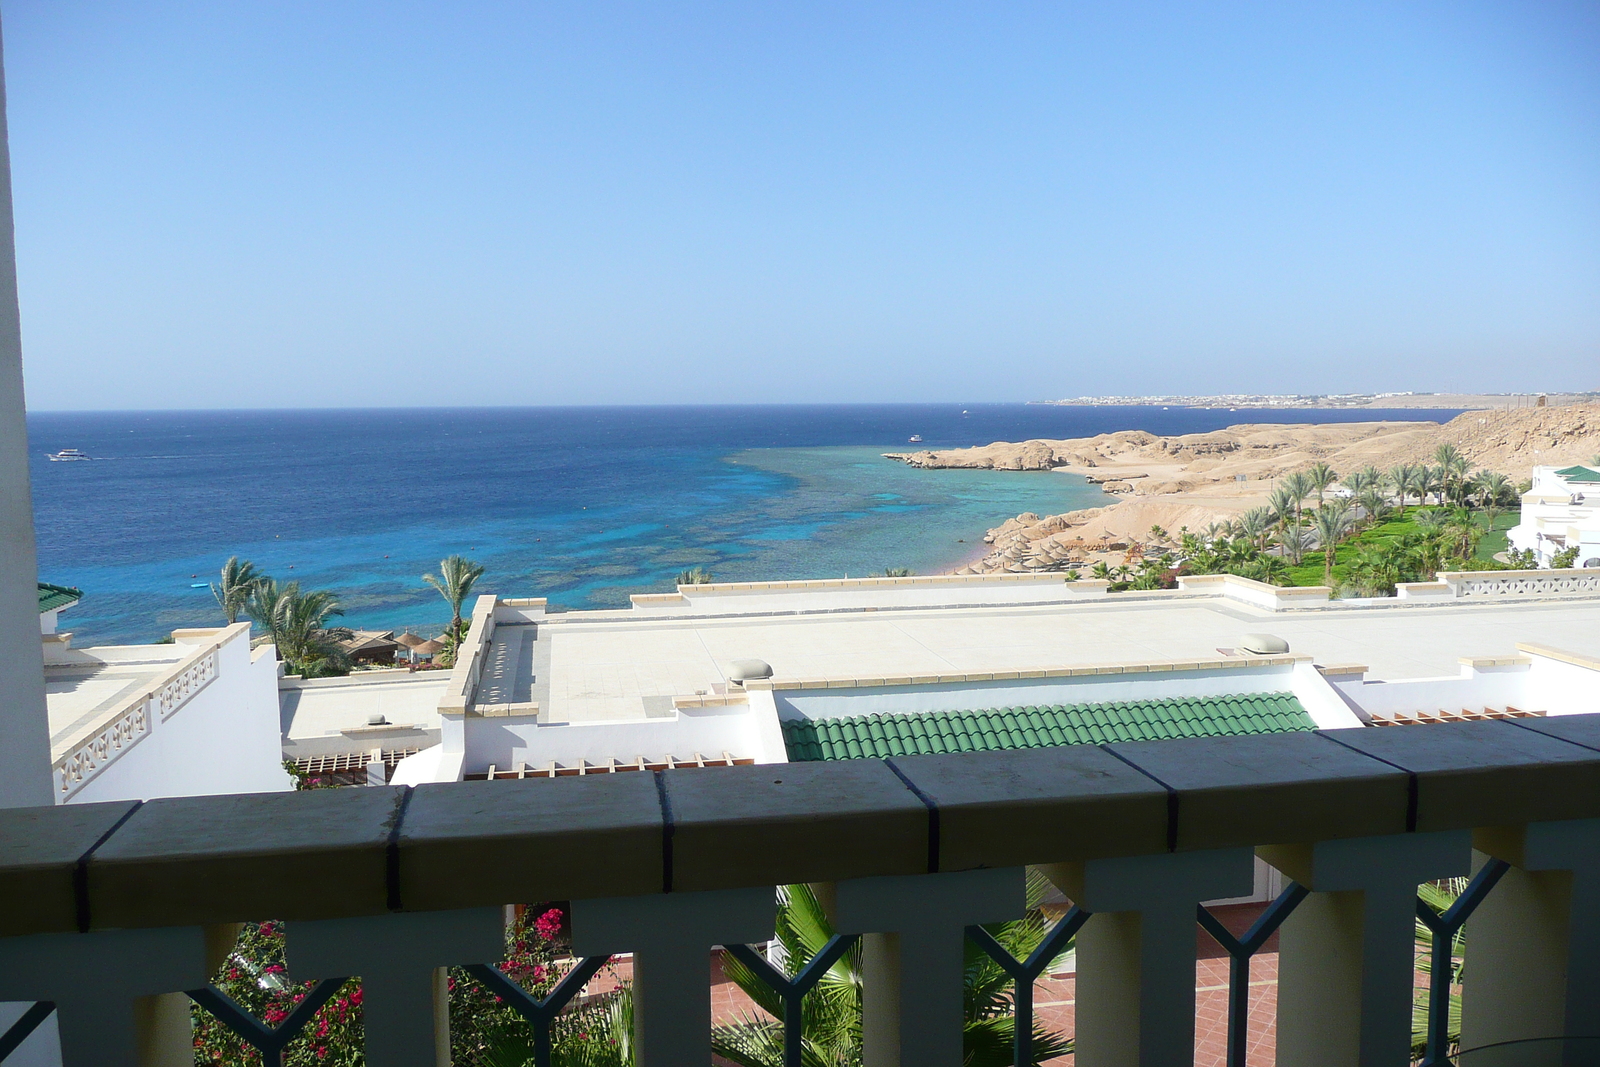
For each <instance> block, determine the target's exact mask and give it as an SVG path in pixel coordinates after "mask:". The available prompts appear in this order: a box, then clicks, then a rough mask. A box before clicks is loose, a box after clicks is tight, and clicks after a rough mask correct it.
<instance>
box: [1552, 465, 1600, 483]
mask: <svg viewBox="0 0 1600 1067" xmlns="http://www.w3.org/2000/svg"><path fill="white" fill-rule="evenodd" d="M1556 473H1557V474H1559V475H1560V476H1561V478H1562V479H1563V480H1564V481H1568V482H1600V471H1597V470H1591V469H1590V468H1588V467H1568V468H1567V469H1566V470H1559V471H1556Z"/></svg>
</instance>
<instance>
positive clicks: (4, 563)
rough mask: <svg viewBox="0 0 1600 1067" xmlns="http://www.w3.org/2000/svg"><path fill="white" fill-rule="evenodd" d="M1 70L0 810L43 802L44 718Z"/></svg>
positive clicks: (46, 796) (49, 791) (46, 785)
mask: <svg viewBox="0 0 1600 1067" xmlns="http://www.w3.org/2000/svg"><path fill="white" fill-rule="evenodd" d="M9 136H10V135H9V133H8V131H7V128H6V118H5V76H4V70H3V68H0V807H22V806H27V805H32V804H49V803H50V802H51V797H52V795H53V793H54V790H53V788H52V786H51V779H50V720H49V716H48V714H47V712H46V710H45V698H44V653H43V651H42V650H41V649H40V646H39V586H38V581H39V562H38V558H37V556H36V555H35V550H34V540H33V497H32V491H31V489H30V487H29V478H28V423H27V418H26V415H25V407H26V405H25V403H24V400H23V392H22V326H21V322H20V320H19V318H18V314H17V255H16V235H15V231H14V228H13V222H12V217H11V149H10V142H9Z"/></svg>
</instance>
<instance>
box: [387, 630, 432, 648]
mask: <svg viewBox="0 0 1600 1067" xmlns="http://www.w3.org/2000/svg"><path fill="white" fill-rule="evenodd" d="M427 641H428V639H427V638H426V637H418V636H417V635H416V634H414V633H412V632H411V631H410V630H407V631H406V632H405V633H403V634H398V635H396V636H395V643H396V644H401V645H405V646H406V647H407V648H416V647H417V646H418V645H422V644H426V643H427Z"/></svg>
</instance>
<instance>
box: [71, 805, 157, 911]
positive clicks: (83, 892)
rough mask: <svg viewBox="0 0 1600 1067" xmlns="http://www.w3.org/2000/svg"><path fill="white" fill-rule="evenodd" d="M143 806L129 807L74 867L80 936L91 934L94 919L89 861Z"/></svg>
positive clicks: (75, 904) (75, 908) (74, 904)
mask: <svg viewBox="0 0 1600 1067" xmlns="http://www.w3.org/2000/svg"><path fill="white" fill-rule="evenodd" d="M143 804H144V801H142V800H135V801H134V802H133V803H132V804H130V805H128V810H127V811H125V812H123V813H122V817H121V818H120V819H118V820H117V821H116V822H114V823H112V824H111V825H110V826H109V827H107V828H106V832H105V833H103V834H101V835H100V836H99V837H97V838H96V839H95V842H94V844H92V845H90V846H89V848H88V849H87V850H86V851H85V852H84V854H83V855H81V856H79V857H78V862H77V863H76V864H74V865H73V868H72V905H73V911H74V913H75V914H76V916H77V919H78V933H80V934H86V933H88V932H89V927H90V920H91V918H92V916H91V915H90V914H89V860H91V859H92V858H94V854H95V850H96V849H98V848H99V847H100V846H101V845H103V844H105V843H106V842H107V841H109V840H111V835H112V834H114V833H116V832H117V831H118V830H120V829H122V825H123V823H125V822H127V821H128V820H129V819H131V818H133V813H134V812H136V811H138V810H139V808H140V807H141V806H142V805H143Z"/></svg>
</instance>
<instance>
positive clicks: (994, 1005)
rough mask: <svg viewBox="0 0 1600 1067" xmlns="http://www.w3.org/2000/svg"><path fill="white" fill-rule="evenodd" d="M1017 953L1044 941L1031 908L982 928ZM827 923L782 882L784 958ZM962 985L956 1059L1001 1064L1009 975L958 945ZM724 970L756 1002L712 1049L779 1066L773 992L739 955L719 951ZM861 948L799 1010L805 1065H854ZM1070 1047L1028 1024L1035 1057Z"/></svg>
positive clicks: (984, 1066)
mask: <svg viewBox="0 0 1600 1067" xmlns="http://www.w3.org/2000/svg"><path fill="white" fill-rule="evenodd" d="M987 929H988V930H989V933H990V935H991V936H992V937H994V939H995V940H996V941H998V942H999V943H1000V944H1001V946H1002V947H1004V948H1005V949H1006V951H1007V952H1009V953H1010V954H1011V955H1012V957H1014V958H1016V959H1026V958H1027V957H1028V955H1029V954H1030V953H1031V952H1033V950H1034V949H1036V948H1038V946H1039V945H1040V944H1041V943H1043V941H1044V938H1045V933H1046V930H1045V926H1044V922H1043V920H1042V918H1041V917H1040V915H1039V913H1038V912H1036V911H1035V912H1032V913H1030V915H1029V916H1028V918H1026V919H1019V920H1017V921H1015V922H1009V923H1003V924H999V925H997V926H991V927H988V928H987ZM834 933H835V931H834V928H833V924H832V923H831V922H829V920H828V916H827V913H826V911H825V910H824V909H823V907H822V905H821V903H820V902H819V901H818V900H817V897H816V894H815V893H814V892H813V891H812V890H811V888H810V887H809V886H803V885H791V886H784V887H783V888H782V889H781V890H780V892H779V904H778V922H777V941H778V943H779V944H780V945H782V946H783V950H784V956H785V957H786V958H787V959H789V960H795V961H802V960H810V959H812V958H814V957H815V956H816V955H817V953H819V952H821V951H822V950H823V949H824V948H825V947H826V946H827V944H828V942H829V941H830V940H831V939H832V938H833V936H834ZM965 971H966V974H965V981H964V982H963V983H962V984H963V987H964V988H963V996H962V1008H963V1011H962V1015H963V1031H964V1032H963V1040H962V1045H963V1053H964V1055H963V1057H962V1059H963V1062H964V1063H965V1064H967V1065H968V1067H1008V1065H1010V1064H1011V1060H1012V1038H1013V1036H1014V1033H1015V1029H1014V1028H1015V1019H1014V1017H1013V1015H1012V1012H1011V998H1010V997H1009V996H1007V994H1006V987H1007V986H1008V985H1010V983H1011V978H1010V976H1009V975H1007V974H1006V972H1005V971H1003V970H1001V968H1000V966H999V965H998V964H996V963H995V962H994V961H993V960H991V959H990V958H989V956H988V955H987V954H986V953H984V952H983V951H982V950H981V949H980V948H978V946H977V945H975V944H974V943H973V942H972V941H970V940H968V941H967V942H966V946H965ZM723 973H724V974H726V975H727V976H728V977H729V978H731V979H732V980H733V981H734V982H735V983H736V984H737V985H738V986H739V987H740V988H741V989H743V990H744V991H745V993H746V994H748V995H749V997H750V999H751V1000H753V1001H755V1003H756V1004H757V1006H759V1007H760V1008H761V1009H763V1013H764V1014H761V1015H743V1016H741V1017H740V1019H739V1021H738V1022H733V1023H724V1024H723V1025H721V1026H717V1027H715V1028H713V1030H712V1032H711V1050H712V1051H713V1052H714V1053H716V1054H717V1055H718V1056H719V1057H721V1058H722V1059H725V1060H727V1061H729V1062H730V1063H735V1064H738V1065H739V1067H781V1065H782V1063H783V1026H782V1024H781V1023H779V1022H778V1020H779V1019H781V1018H782V1017H783V1005H782V1002H781V1001H780V1000H779V998H778V996H777V994H775V993H774V992H773V991H772V988H771V987H770V986H769V985H767V983H766V982H764V981H763V980H762V979H761V978H760V977H758V976H757V975H756V973H755V972H754V971H753V970H752V969H751V968H750V966H749V965H748V964H746V963H745V962H744V961H743V960H741V959H739V958H737V957H735V956H732V955H728V956H725V957H724V958H723ZM862 989H863V983H862V976H861V947H860V945H859V944H857V945H855V946H853V947H852V948H851V949H849V950H848V951H846V952H845V953H844V954H843V955H842V956H840V957H839V960H838V962H836V963H835V964H834V965H833V966H832V967H830V968H829V969H828V970H827V971H826V972H824V974H823V976H822V978H821V980H820V981H819V982H818V983H817V984H816V986H814V987H813V988H812V991H811V992H810V993H809V994H808V995H807V996H806V998H805V1000H804V1002H803V1006H802V1009H801V1027H800V1029H801V1035H802V1037H801V1047H802V1052H801V1057H802V1061H803V1062H804V1063H805V1064H807V1067H855V1065H858V1064H860V1062H861V1015H862V999H861V998H862ZM1071 1051H1072V1042H1071V1040H1070V1039H1068V1038H1065V1037H1063V1036H1062V1035H1060V1034H1057V1033H1053V1032H1051V1031H1049V1030H1046V1029H1044V1028H1043V1027H1042V1026H1040V1025H1038V1024H1037V1023H1035V1024H1034V1033H1033V1055H1034V1061H1035V1063H1038V1062H1040V1061H1044V1060H1049V1059H1052V1058H1055V1057H1058V1056H1063V1055H1066V1054H1067V1053H1069V1052H1071Z"/></svg>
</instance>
